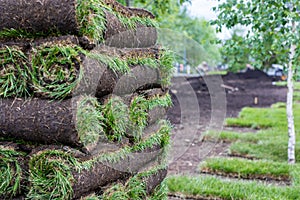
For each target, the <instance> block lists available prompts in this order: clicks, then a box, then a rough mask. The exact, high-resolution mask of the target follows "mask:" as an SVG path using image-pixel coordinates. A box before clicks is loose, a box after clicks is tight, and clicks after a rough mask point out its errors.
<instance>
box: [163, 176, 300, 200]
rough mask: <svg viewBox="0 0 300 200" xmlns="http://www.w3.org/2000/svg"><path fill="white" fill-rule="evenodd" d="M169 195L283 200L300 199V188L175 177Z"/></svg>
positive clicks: (210, 178)
mask: <svg viewBox="0 0 300 200" xmlns="http://www.w3.org/2000/svg"><path fill="white" fill-rule="evenodd" d="M167 183H168V188H169V193H170V194H179V195H186V196H192V197H193V198H195V199H201V198H204V197H215V198H221V199H228V200H231V199H248V200H250V199H251V200H252V199H253V200H258V199H259V200H261V199H265V200H271V199H274V200H279V199H280V200H283V199H299V198H300V190H299V187H294V186H292V187H278V186H272V185H265V184H262V183H258V182H256V181H248V182H245V181H234V182H233V181H230V180H221V179H220V178H215V177H203V176H193V177H192V176H173V177H169V178H168V179H167ZM211 199H214V198H211Z"/></svg>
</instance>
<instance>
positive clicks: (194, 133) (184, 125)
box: [168, 70, 287, 174]
mask: <svg viewBox="0 0 300 200" xmlns="http://www.w3.org/2000/svg"><path fill="white" fill-rule="evenodd" d="M273 81H274V80H273V79H272V78H270V77H268V76H267V75H266V74H265V73H263V72H261V71H257V70H250V71H247V72H245V73H240V74H231V73H229V74H227V75H225V76H216V75H214V76H205V77H193V78H183V77H176V78H174V79H173V86H172V88H171V94H172V97H173V102H174V106H173V108H172V109H170V110H169V112H168V118H169V119H170V120H171V122H172V124H174V131H173V136H172V149H171V155H170V158H169V160H170V165H169V174H195V173H197V171H198V170H197V167H198V165H199V163H200V162H201V161H202V160H203V159H205V158H206V157H208V156H216V155H220V154H224V151H225V150H226V149H227V148H228V144H224V143H211V142H202V138H201V135H202V133H203V132H205V131H207V130H212V129H213V130H216V131H221V130H222V129H223V128H224V127H223V124H224V120H225V118H226V117H237V116H238V113H239V112H240V110H241V109H242V108H243V107H246V106H248V107H269V106H271V105H272V104H274V103H276V102H285V101H286V93H287V89H286V87H278V86H274V85H273V84H272V82H273Z"/></svg>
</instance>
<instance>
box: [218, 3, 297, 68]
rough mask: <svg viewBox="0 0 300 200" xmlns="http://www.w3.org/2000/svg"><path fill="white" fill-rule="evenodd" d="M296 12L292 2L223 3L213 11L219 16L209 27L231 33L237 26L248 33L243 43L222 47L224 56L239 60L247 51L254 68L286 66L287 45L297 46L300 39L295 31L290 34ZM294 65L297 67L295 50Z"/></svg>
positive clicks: (232, 41) (233, 43) (232, 42)
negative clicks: (271, 65) (240, 26)
mask: <svg viewBox="0 0 300 200" xmlns="http://www.w3.org/2000/svg"><path fill="white" fill-rule="evenodd" d="M291 5H292V6H293V8H292V9H290V8H291V7H290V6H291ZM298 8H300V2H299V1H296V0H289V1H283V0H272V1H261V0H249V1H246V0H227V1H226V2H225V3H221V4H220V5H219V6H218V7H216V8H214V10H215V11H217V12H218V13H219V14H218V19H217V20H215V21H214V22H213V24H215V25H217V31H222V29H223V28H224V27H226V28H228V29H232V28H234V27H236V26H237V25H242V26H244V27H246V29H248V32H247V34H246V37H245V38H244V40H243V41H241V40H237V41H235V40H231V41H230V42H228V43H225V45H226V46H227V47H228V48H227V51H226V53H229V54H231V55H233V54H235V55H236V57H239V55H240V54H241V52H245V51H244V50H247V51H246V53H248V54H249V55H250V56H251V58H252V60H253V63H252V64H253V65H255V66H256V67H258V68H261V67H269V66H270V64H272V63H274V62H277V63H278V64H282V65H286V64H287V63H288V61H289V57H288V56H287V54H288V53H289V48H290V46H291V44H292V43H298V42H297V41H299V38H300V37H299V29H298V30H297V34H294V33H293V32H292V27H291V22H292V21H295V22H298V21H299V20H300V17H299V12H298ZM299 45H300V43H299V44H298V47H299ZM232 47H234V48H232ZM245 47H246V48H245ZM225 49H226V48H225ZM295 62H296V63H295ZM294 63H295V64H297V63H299V48H297V52H296V56H295V60H294Z"/></svg>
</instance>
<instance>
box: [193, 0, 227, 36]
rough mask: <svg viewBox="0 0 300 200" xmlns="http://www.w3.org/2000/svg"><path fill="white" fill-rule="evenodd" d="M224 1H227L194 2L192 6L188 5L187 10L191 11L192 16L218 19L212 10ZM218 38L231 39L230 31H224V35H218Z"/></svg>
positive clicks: (204, 0)
mask: <svg viewBox="0 0 300 200" xmlns="http://www.w3.org/2000/svg"><path fill="white" fill-rule="evenodd" d="M224 1H225V0H221V1H218V0H192V1H191V2H192V4H191V5H189V4H188V6H187V8H188V10H189V11H190V15H191V16H195V17H199V18H204V19H206V20H212V19H216V18H217V14H216V13H215V12H214V11H213V10H212V8H213V7H215V6H217V5H218V4H219V2H224ZM217 36H218V37H219V38H220V39H226V38H229V37H230V32H229V31H228V30H224V31H222V33H218V34H217Z"/></svg>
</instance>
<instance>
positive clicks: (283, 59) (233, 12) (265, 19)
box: [213, 0, 300, 164]
mask: <svg viewBox="0 0 300 200" xmlns="http://www.w3.org/2000/svg"><path fill="white" fill-rule="evenodd" d="M299 8H300V1H298V0H268V1H263V0H227V1H226V2H224V3H221V4H220V5H219V6H218V7H216V8H214V10H215V11H217V13H218V18H217V20H215V21H214V22H213V24H215V25H217V29H218V31H221V30H222V28H224V27H226V28H228V29H231V28H234V27H235V26H236V25H242V26H245V27H246V28H247V29H248V30H249V31H248V34H247V35H246V37H245V39H244V43H243V44H231V46H232V47H234V49H233V48H229V49H230V51H236V55H237V56H238V55H239V53H238V52H239V51H240V50H241V45H245V46H248V47H249V54H250V56H251V57H252V58H253V60H254V63H253V65H255V66H256V67H257V68H259V67H262V66H263V61H264V60H265V59H271V58H272V56H274V55H276V60H277V62H278V64H281V65H283V66H285V67H286V68H287V70H288V83H287V84H288V94H287V104H286V112H287V121H288V136H289V141H288V162H289V163H290V164H293V163H295V141H296V136H295V127H294V116H293V77H294V73H295V70H296V68H297V67H299V65H300V62H299V61H300V51H299V47H300V37H299V27H298V24H299V21H300V17H299ZM266 39H271V40H272V44H271V46H268V47H266V46H265V45H263V44H264V41H266ZM231 53H232V52H231Z"/></svg>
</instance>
